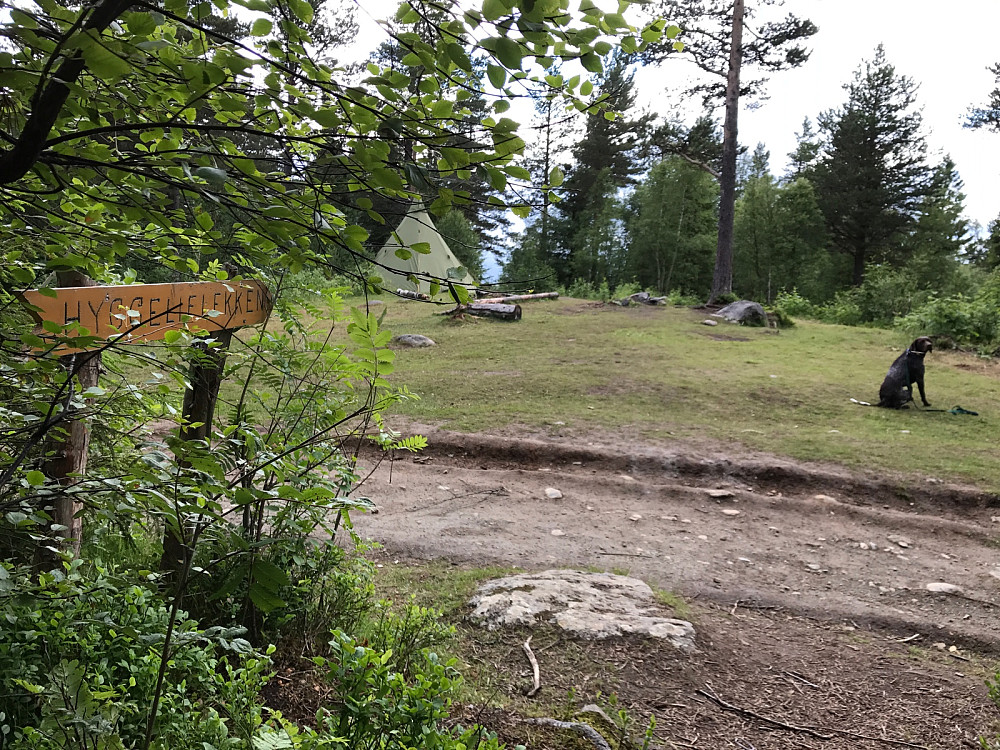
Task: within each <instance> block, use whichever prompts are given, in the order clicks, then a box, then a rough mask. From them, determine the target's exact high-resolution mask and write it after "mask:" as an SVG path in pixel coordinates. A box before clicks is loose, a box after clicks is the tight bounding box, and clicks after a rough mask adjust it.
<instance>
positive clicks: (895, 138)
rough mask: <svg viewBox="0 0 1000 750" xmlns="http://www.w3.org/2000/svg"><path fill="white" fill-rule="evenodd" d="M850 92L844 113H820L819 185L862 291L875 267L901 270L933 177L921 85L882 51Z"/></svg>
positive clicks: (836, 240) (836, 241) (837, 243)
mask: <svg viewBox="0 0 1000 750" xmlns="http://www.w3.org/2000/svg"><path fill="white" fill-rule="evenodd" d="M844 89H845V90H846V91H847V102H846V103H845V104H844V105H843V107H841V108H840V109H836V110H830V111H827V112H824V113H823V114H822V115H820V118H819V127H820V130H821V132H822V133H823V135H824V144H823V153H822V155H821V156H820V160H819V162H818V163H817V165H816V168H815V171H814V174H813V180H814V181H815V183H816V188H817V195H818V196H819V201H820V207H821V208H822V209H823V214H824V215H825V216H826V222H827V227H828V229H829V231H830V235H831V238H832V240H833V248H834V250H836V251H838V252H841V253H845V254H847V255H848V256H849V257H850V258H851V262H852V271H851V283H852V284H854V285H855V286H857V285H860V284H861V282H862V280H863V279H864V274H865V267H866V265H867V264H868V263H871V262H877V263H878V262H889V261H896V262H897V265H899V262H898V261H899V260H900V259H899V258H898V257H896V258H894V257H893V252H894V250H895V249H896V248H898V247H899V246H900V243H901V241H902V240H903V239H904V238H905V236H906V235H907V234H908V232H909V230H910V229H911V228H912V227H913V224H914V222H915V221H916V218H917V216H918V214H919V211H920V205H921V202H922V200H923V199H924V197H925V196H926V195H927V194H928V192H929V190H930V180H929V176H930V175H929V171H928V168H927V163H926V156H925V154H926V151H927V146H926V143H925V141H924V137H923V135H922V133H921V116H920V112H919V110H917V109H916V89H917V86H916V84H915V83H914V82H913V80H912V79H910V78H908V77H906V76H901V75H898V74H897V73H896V69H895V68H894V67H893V66H892V65H890V64H889V63H888V62H887V61H886V58H885V51H884V50H883V48H882V46H881V45H879V47H878V48H877V49H876V50H875V57H874V58H873V59H872V60H869V61H865V62H863V63H862V64H861V66H860V67H859V68H858V70H857V71H856V72H855V74H854V79H853V80H852V81H851V82H850V83H848V84H846V85H845V86H844Z"/></svg>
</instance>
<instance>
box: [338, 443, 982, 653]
mask: <svg viewBox="0 0 1000 750" xmlns="http://www.w3.org/2000/svg"><path fill="white" fill-rule="evenodd" d="M424 434H428V435H429V437H430V438H431V446H430V448H429V449H428V450H427V451H426V452H424V453H423V454H422V455H418V456H410V455H404V456H398V457H397V460H395V461H394V462H393V463H392V464H391V465H390V463H389V462H383V463H382V464H381V465H380V466H379V467H378V468H377V469H376V470H375V471H374V474H373V475H372V477H371V479H370V481H369V484H367V485H366V488H365V491H366V493H367V494H368V495H369V496H371V497H372V499H373V500H374V501H375V502H376V503H377V505H378V508H379V512H378V514H375V515H360V516H358V517H357V518H356V525H357V528H358V530H359V531H360V532H361V533H362V535H365V536H370V537H372V538H374V539H376V540H378V541H380V542H382V543H384V544H385V545H386V546H387V547H388V548H389V549H390V550H394V551H398V552H399V553H400V554H407V555H409V556H413V557H416V558H425V559H426V558H439V557H446V558H449V559H453V560H461V561H468V562H473V563H476V564H489V563H504V564H510V565H517V566H520V567H523V568H528V569H540V568H545V567H585V568H600V569H607V570H617V571H629V572H630V573H631V574H632V575H635V576H637V577H639V578H642V579H644V580H646V581H647V582H649V583H650V584H651V585H654V586H658V587H661V588H663V589H667V590H671V591H676V592H678V593H681V594H683V595H685V596H688V597H693V598H696V599H702V600H704V599H708V600H711V601H713V602H716V603H719V604H725V605H726V606H727V607H730V606H734V605H735V606H743V607H750V608H754V607H756V608H760V607H782V608H783V609H784V610H786V611H789V612H793V613H797V614H801V615H808V616H810V617H814V618H817V619H819V620H822V621H826V622H846V623H849V624H850V623H853V624H854V625H860V624H869V625H871V624H874V625H878V626H883V627H888V628H890V629H892V630H894V631H895V632H897V633H899V634H900V635H906V636H908V635H910V634H916V633H920V634H921V636H922V637H923V639H924V642H925V643H931V642H938V641H940V642H945V643H948V644H955V643H957V644H961V645H966V646H973V647H976V648H978V649H979V650H982V651H986V652H991V653H992V652H995V651H1000V632H998V631H997V628H996V617H997V604H1000V596H998V594H1000V523H998V522H997V521H994V520H993V519H994V517H997V518H998V519H1000V507H998V502H1000V501H998V499H997V498H996V497H995V496H992V495H989V494H987V493H982V492H979V491H977V490H975V489H973V488H967V487H958V486H952V485H948V484H945V483H942V482H939V481H937V480H934V479H913V478H909V479H904V478H899V477H892V478H882V477H874V476H864V475H858V474H852V473H850V472H847V471H845V470H842V469H838V468H836V467H814V466H805V465H801V464H796V463H794V462H791V461H788V460H785V459H778V458H775V457H771V456H763V455H754V454H745V453H744V454H740V455H730V454H724V453H721V452H719V451H717V450H712V449H707V448H703V447H700V448H696V447H690V446H678V445H674V446H665V447H656V446H649V445H635V444H626V443H623V442H622V441H620V440H616V439H615V436H604V437H603V438H593V437H591V438H588V439H584V440H582V441H581V440H574V441H562V440H552V439H527V440H526V439H515V438H510V437H504V436H499V435H498V436H491V435H464V434H455V433H446V432H428V431H426V430H424ZM550 488H551V489H554V490H558V491H559V493H561V497H558V498H556V497H549V496H547V494H546V490H547V489H550ZM549 494H552V495H554V494H556V493H549ZM940 583H943V584H950V585H952V586H957V587H960V590H956V592H955V593H950V594H949V593H934V592H932V591H929V590H928V588H927V585H928V584H940ZM737 602H738V603H739V604H738V605H737Z"/></svg>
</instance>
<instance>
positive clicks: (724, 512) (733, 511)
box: [722, 508, 740, 516]
mask: <svg viewBox="0 0 1000 750" xmlns="http://www.w3.org/2000/svg"><path fill="white" fill-rule="evenodd" d="M739 514H740V512H739V511H738V510H736V508H723V510H722V515H724V516H738V515H739Z"/></svg>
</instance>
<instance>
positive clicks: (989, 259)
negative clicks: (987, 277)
mask: <svg viewBox="0 0 1000 750" xmlns="http://www.w3.org/2000/svg"><path fill="white" fill-rule="evenodd" d="M986 231H987V232H989V235H988V236H987V237H986V239H985V240H984V242H983V254H982V255H983V260H982V265H983V266H985V267H986V268H987V269H989V270H991V271H992V270H995V269H997V268H1000V216H998V217H997V218H995V219H994V220H993V221H991V222H990V225H989V227H987V230H986Z"/></svg>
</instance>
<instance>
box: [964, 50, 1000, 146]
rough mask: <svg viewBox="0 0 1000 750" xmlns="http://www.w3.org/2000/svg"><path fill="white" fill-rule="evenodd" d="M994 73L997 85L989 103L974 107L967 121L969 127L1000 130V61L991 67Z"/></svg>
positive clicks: (966, 124) (991, 93)
mask: <svg viewBox="0 0 1000 750" xmlns="http://www.w3.org/2000/svg"><path fill="white" fill-rule="evenodd" d="M989 71H990V72H991V73H992V74H993V75H994V77H995V81H996V86H995V87H994V89H993V91H991V92H990V100H989V103H988V104H987V105H986V106H985V107H972V108H970V109H969V115H968V117H967V119H966V121H965V126H966V127H967V128H989V129H990V130H993V131H994V132H1000V63H997V64H996V65H994V66H992V67H991V68H989Z"/></svg>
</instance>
